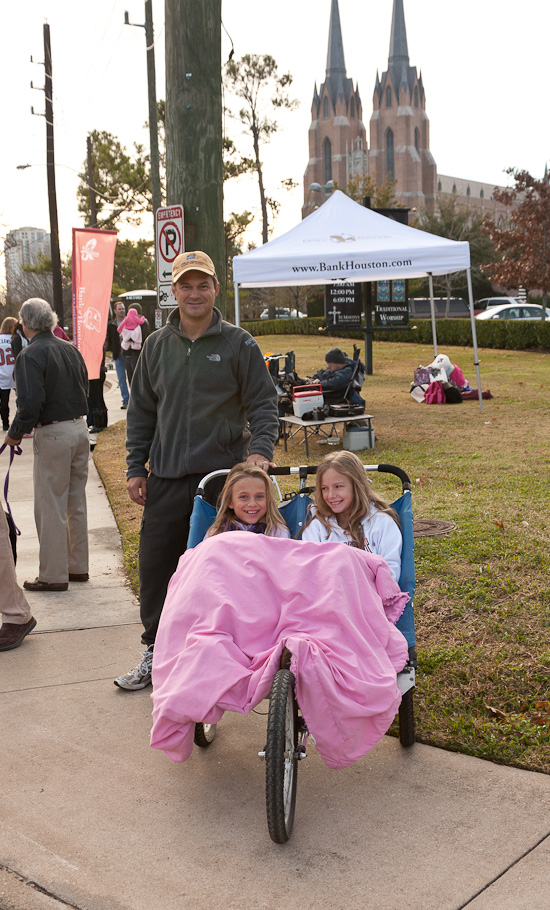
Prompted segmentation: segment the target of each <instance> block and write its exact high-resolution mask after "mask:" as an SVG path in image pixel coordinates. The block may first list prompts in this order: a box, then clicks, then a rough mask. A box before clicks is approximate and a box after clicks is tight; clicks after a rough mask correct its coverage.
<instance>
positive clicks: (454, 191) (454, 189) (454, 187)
mask: <svg viewBox="0 0 550 910" xmlns="http://www.w3.org/2000/svg"><path fill="white" fill-rule="evenodd" d="M453 193H456V183H453Z"/></svg>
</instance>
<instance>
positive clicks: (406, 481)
mask: <svg viewBox="0 0 550 910" xmlns="http://www.w3.org/2000/svg"><path fill="white" fill-rule="evenodd" d="M364 468H365V471H379V472H380V473H381V474H393V475H395V477H398V478H399V480H400V481H401V486H402V489H403V492H405V490H410V489H411V481H410V478H409V475H408V474H407V473H406V472H405V471H403V469H402V468H398V467H396V465H393V464H366V465H364ZM228 473H229V468H224V469H220V470H219V471H211V472H210V473H209V474H206V476H205V477H203V478H202V480H201V482H200V485H199V487H198V489H197V495H198V496H203V495H204V488H205V486H206V484H207V483H208V482H209V481H210V480H212V478H214V477H221V476H222V475H223V474H228ZM316 473H317V465H309V464H305V465H300V466H299V467H292V466H290V465H285V466H282V467H276V468H270V470H269V471H268V474H269V475H270V476H271V477H283V476H288V475H290V474H298V475H299V476H300V478H304V479H305V478H306V477H307V475H308V474H316Z"/></svg>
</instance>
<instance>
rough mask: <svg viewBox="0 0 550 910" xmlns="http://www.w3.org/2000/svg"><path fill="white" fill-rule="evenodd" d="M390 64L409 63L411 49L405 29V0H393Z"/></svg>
mask: <svg viewBox="0 0 550 910" xmlns="http://www.w3.org/2000/svg"><path fill="white" fill-rule="evenodd" d="M388 63H389V66H390V67H391V66H392V64H393V65H395V64H401V63H405V64H406V65H407V66H408V65H409V49H408V47H407V31H406V29H405V11H404V9H403V0H393V13H392V20H391V37H390V55H389V59H388Z"/></svg>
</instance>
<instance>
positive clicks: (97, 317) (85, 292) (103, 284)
mask: <svg viewBox="0 0 550 910" xmlns="http://www.w3.org/2000/svg"><path fill="white" fill-rule="evenodd" d="M116 240H117V232H116V231H102V230H99V229H98V228H73V342H74V344H75V345H76V347H77V348H78V350H79V351H80V353H81V354H82V356H83V358H84V362H85V364H86V367H87V369H88V377H89V378H90V379H99V371H100V367H101V363H102V361H103V344H104V342H105V335H106V334H107V322H108V320H109V302H110V299H111V288H112V285H113V269H114V265H115V247H116Z"/></svg>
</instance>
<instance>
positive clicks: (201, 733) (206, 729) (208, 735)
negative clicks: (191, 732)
mask: <svg viewBox="0 0 550 910" xmlns="http://www.w3.org/2000/svg"><path fill="white" fill-rule="evenodd" d="M215 735H216V724H195V745H196V746H200V747H201V749H206V747H207V746H209V745H210V743H211V742H212V740H213V739H214V737H215Z"/></svg>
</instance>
